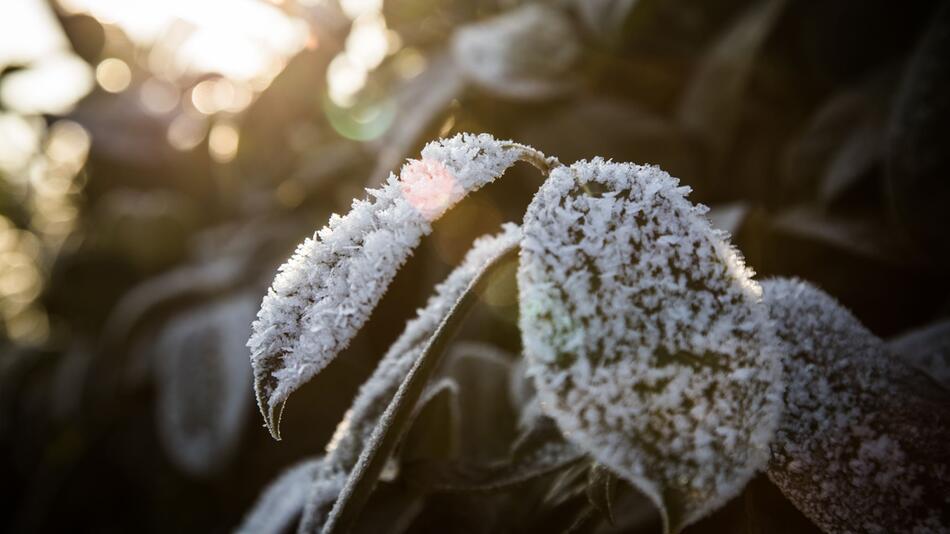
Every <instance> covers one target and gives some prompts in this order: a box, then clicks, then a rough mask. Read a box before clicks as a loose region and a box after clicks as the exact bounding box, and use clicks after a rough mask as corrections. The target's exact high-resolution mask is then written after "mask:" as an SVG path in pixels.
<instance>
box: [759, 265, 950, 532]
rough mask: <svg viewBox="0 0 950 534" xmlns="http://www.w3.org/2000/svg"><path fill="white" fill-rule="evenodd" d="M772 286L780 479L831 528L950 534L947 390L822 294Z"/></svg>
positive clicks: (790, 284)
mask: <svg viewBox="0 0 950 534" xmlns="http://www.w3.org/2000/svg"><path fill="white" fill-rule="evenodd" d="M762 286H763V288H764V292H765V296H764V300H765V303H766V305H767V307H768V309H769V312H770V314H771V316H772V318H773V319H774V321H775V323H776V331H777V333H778V336H779V337H780V338H781V340H782V341H783V342H784V344H785V351H786V353H787V356H786V359H785V378H786V382H787V388H786V391H785V415H784V417H783V419H782V422H781V424H780V426H779V429H778V430H777V432H776V437H775V441H774V443H773V445H772V458H771V461H770V463H769V468H768V474H769V477H770V478H771V479H772V481H773V482H775V484H776V485H777V486H778V487H779V488H781V490H782V492H783V493H784V494H785V495H786V496H787V497H788V498H789V499H790V500H791V501H792V502H794V503H795V505H796V506H797V507H798V508H799V509H800V510H801V511H802V512H803V513H804V514H805V515H807V516H808V517H809V518H810V519H811V520H812V521H814V522H815V523H816V524H817V525H818V526H820V527H821V528H822V529H823V530H825V531H827V532H880V533H885V532H886V533H890V532H914V533H927V532H934V533H936V532H947V530H948V529H950V523H948V517H947V515H946V510H948V509H950V449H948V447H947V443H950V412H948V409H947V407H948V399H947V397H946V392H945V391H942V390H940V389H939V388H938V387H937V386H935V385H934V384H933V383H932V382H929V380H926V379H925V378H926V377H921V375H919V373H918V372H917V371H916V370H914V369H911V368H910V367H908V366H906V365H905V364H904V363H903V362H902V361H900V360H899V359H897V358H895V357H894V356H893V355H892V354H890V353H889V352H888V350H887V348H886V346H885V345H884V343H883V342H882V341H881V340H880V339H878V338H877V337H875V336H874V335H873V334H871V333H870V332H869V331H868V330H867V329H865V328H864V326H862V325H861V323H860V322H858V320H857V319H855V318H854V316H852V315H851V313H850V312H848V311H847V310H846V309H845V308H844V307H842V306H841V305H840V304H838V303H837V302H836V301H835V300H834V299H833V298H832V297H830V296H829V295H827V294H826V293H824V292H822V291H821V290H819V289H817V288H815V287H814V286H812V285H809V284H807V283H805V282H801V281H798V280H787V279H776V280H768V281H766V282H763V284H762ZM922 378H924V379H923V380H922Z"/></svg>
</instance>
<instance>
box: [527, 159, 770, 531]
mask: <svg viewBox="0 0 950 534" xmlns="http://www.w3.org/2000/svg"><path fill="white" fill-rule="evenodd" d="M677 185H678V183H677V181H676V180H675V179H673V178H671V177H670V176H669V175H668V174H667V173H665V172H663V171H661V170H660V169H658V168H656V167H649V166H637V165H630V164H617V163H610V162H605V161H603V160H600V159H595V160H593V161H591V162H580V163H576V164H574V165H573V166H571V167H569V168H568V167H559V168H557V169H555V170H553V171H552V172H551V175H550V178H549V179H548V181H547V182H546V183H545V184H544V185H543V186H542V187H541V190H540V191H539V192H538V193H537V195H536V196H535V198H534V200H533V201H532V202H531V205H530V206H529V207H528V211H527V213H526V215H525V221H524V229H523V231H524V240H523V242H522V251H521V265H520V268H519V271H518V286H519V291H520V295H519V300H520V307H521V330H522V335H523V341H524V348H525V355H526V357H527V358H528V361H529V372H530V373H532V374H533V375H534V377H535V383H536V386H537V389H538V395H539V398H540V400H541V402H542V406H543V407H544V409H545V410H546V411H547V412H548V413H550V414H551V415H553V416H554V418H555V419H556V420H557V422H558V424H559V426H560V427H561V429H562V431H563V432H564V433H565V435H566V436H568V437H569V439H572V440H573V441H575V442H577V443H579V444H580V445H581V446H582V447H583V448H585V449H586V450H587V451H588V452H589V453H590V454H591V455H592V456H593V457H594V458H595V459H596V460H597V461H599V462H601V463H603V464H604V465H606V466H608V467H609V468H611V469H612V470H614V471H615V472H616V473H617V474H618V475H620V476H622V477H624V478H626V479H627V480H628V481H630V482H631V483H633V484H635V485H636V486H637V487H638V488H639V489H640V490H642V491H643V492H644V493H645V494H647V495H648V496H649V497H650V498H651V499H652V500H653V501H654V502H655V503H656V504H657V505H658V506H659V507H660V508H661V510H663V511H664V512H665V516H666V517H665V520H666V523H667V526H668V528H670V529H671V530H678V529H679V528H681V527H682V526H683V525H686V524H689V523H691V522H693V521H695V520H696V519H698V518H700V517H701V516H703V515H704V514H706V513H707V512H709V511H710V510H712V509H714V508H716V507H718V506H719V505H721V504H723V503H724V502H725V501H726V500H728V499H729V498H731V497H732V496H734V495H736V494H737V493H738V492H739V490H741V489H742V487H743V486H744V485H745V483H746V482H747V481H748V480H749V478H751V476H752V475H753V473H754V472H755V471H756V470H757V469H759V468H760V467H762V466H763V465H764V463H765V461H766V459H767V457H768V443H769V440H770V439H771V437H772V431H773V428H774V427H775V425H776V423H777V420H778V416H779V412H780V409H779V405H780V401H781V378H780V370H781V369H780V362H779V358H778V354H777V352H776V348H775V343H774V340H773V337H772V335H771V330H770V328H769V323H768V321H767V315H766V313H765V310H764V309H763V308H762V307H761V303H760V302H759V288H758V286H757V285H756V284H755V282H753V281H752V280H751V278H750V276H751V273H750V272H749V271H748V270H747V269H746V268H745V267H744V266H743V263H742V260H741V259H740V258H739V257H738V256H737V253H736V251H735V250H733V249H732V248H731V247H730V246H729V244H728V243H727V241H726V240H725V236H724V235H723V234H722V233H720V232H718V231H716V230H713V229H712V228H711V227H710V225H709V222H708V221H707V220H706V219H705V217H704V213H705V208H703V207H701V206H693V205H691V204H690V203H689V202H688V201H687V200H686V198H685V195H686V193H687V192H688V191H689V189H688V188H686V187H677Z"/></svg>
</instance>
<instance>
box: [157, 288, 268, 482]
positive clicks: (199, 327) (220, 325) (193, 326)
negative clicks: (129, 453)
mask: <svg viewBox="0 0 950 534" xmlns="http://www.w3.org/2000/svg"><path fill="white" fill-rule="evenodd" d="M254 300H255V299H254V298H253V297H252V296H250V295H248V294H239V295H237V296H232V297H229V298H227V299H222V300H220V301H218V302H213V303H211V304H206V305H203V306H200V307H198V308H195V309H193V310H190V311H188V312H187V313H184V314H181V315H180V316H178V317H177V318H175V319H174V320H172V321H171V322H169V323H168V325H167V326H166V327H165V328H164V330H163V331H162V333H161V334H160V336H159V338H158V340H157V342H156V346H155V353H156V358H155V368H156V373H157V376H156V387H157V389H158V401H157V403H156V410H157V420H158V429H159V435H160V437H161V439H162V444H163V445H164V447H165V450H166V451H167V453H168V455H169V457H170V458H171V459H172V460H173V462H174V463H175V464H176V465H177V466H178V467H179V468H181V469H182V470H184V471H185V472H187V473H190V474H193V475H198V476H201V475H207V474H210V473H213V472H215V471H217V470H219V469H220V468H222V467H223V466H224V465H226V464H227V462H228V461H230V460H231V459H232V457H233V455H234V453H235V452H236V449H237V445H238V443H239V442H240V438H241V431H242V430H243V429H244V422H245V420H246V419H247V412H248V409H249V408H250V402H249V401H250V397H249V394H250V390H251V370H250V368H249V367H248V365H247V348H246V347H245V346H244V344H243V343H242V340H243V339H244V338H245V337H247V333H248V325H249V324H250V321H251V319H252V318H253V317H254V310H255V303H254Z"/></svg>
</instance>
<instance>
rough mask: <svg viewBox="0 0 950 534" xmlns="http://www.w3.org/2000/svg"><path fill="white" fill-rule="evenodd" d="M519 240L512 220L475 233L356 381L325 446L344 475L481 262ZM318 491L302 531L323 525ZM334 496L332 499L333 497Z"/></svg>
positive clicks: (310, 502)
mask: <svg viewBox="0 0 950 534" xmlns="http://www.w3.org/2000/svg"><path fill="white" fill-rule="evenodd" d="M520 240H521V229H520V228H519V227H518V226H517V225H514V224H505V225H504V226H503V227H502V231H501V233H499V234H497V235H494V236H484V237H481V238H479V239H477V240H476V241H475V243H474V245H473V246H472V249H471V250H469V252H468V253H467V254H466V256H465V259H464V261H463V262H462V264H461V265H459V266H458V267H457V268H455V270H453V271H452V273H451V274H449V276H448V278H446V279H445V280H444V281H443V282H442V283H441V284H439V285H437V286H436V288H435V294H434V295H432V296H431V297H429V300H428V302H426V306H425V307H424V308H422V309H420V310H419V311H418V313H417V315H416V318H415V319H412V320H411V321H409V322H408V323H407V324H406V328H405V330H403V333H402V335H400V336H399V338H398V339H397V340H396V341H395V343H393V344H392V346H391V347H390V348H389V350H388V351H387V352H386V354H385V355H384V356H383V358H382V360H380V362H379V365H378V366H377V367H376V370H375V371H374V372H373V374H372V375H371V376H370V378H369V379H368V380H367V381H366V382H365V383H364V384H363V385H362V386H361V387H360V391H359V393H358V394H357V396H356V399H355V400H354V401H353V406H352V407H350V409H349V410H348V411H347V413H346V416H345V417H344V418H343V421H342V422H341V423H340V425H339V426H338V427H337V430H336V432H335V434H334V436H333V438H332V439H331V440H330V444H329V445H328V446H327V455H326V458H327V464H328V465H332V466H334V469H335V470H336V471H338V472H342V473H343V474H344V480H345V478H346V476H347V475H348V473H349V472H350V471H351V470H352V469H353V467H354V466H355V465H356V462H357V460H358V459H359V456H360V453H361V452H362V451H363V449H364V447H365V446H366V444H367V443H368V442H369V440H370V437H371V436H372V434H373V431H374V429H375V428H376V426H377V423H378V422H379V418H380V417H381V416H382V414H383V412H384V411H386V407H387V406H388V405H389V402H390V401H391V400H392V398H393V396H394V395H395V394H396V391H397V390H398V389H399V385H400V384H401V383H402V381H403V379H404V378H405V377H406V375H407V374H408V373H409V370H410V369H411V368H412V366H413V364H414V363H415V362H416V360H418V359H419V357H420V356H421V355H422V351H423V350H424V349H425V347H426V344H427V343H428V341H429V339H430V338H431V337H432V335H433V334H434V333H435V331H436V329H437V328H438V326H439V324H440V323H441V322H442V320H443V319H444V318H445V316H446V315H447V314H448V312H449V311H450V310H451V309H452V306H453V305H454V304H455V303H456V301H458V299H459V298H461V296H462V294H463V293H464V292H465V290H466V288H468V286H469V284H470V283H471V282H472V280H474V279H475V277H476V276H477V275H478V273H480V272H481V271H482V269H483V268H484V267H485V265H487V264H488V263H489V262H491V261H492V260H494V259H495V258H497V257H498V256H500V255H501V254H503V253H504V252H506V251H508V250H511V249H512V248H513V247H516V246H518V242H519V241H520ZM314 489H315V492H317V493H320V495H323V494H324V493H325V490H324V489H323V488H321V487H317V488H314ZM338 493H339V491H338ZM317 497H318V496H316V495H315V496H314V497H313V498H311V499H310V500H308V503H307V507H308V510H307V512H306V513H305V521H306V522H307V523H308V524H306V525H303V524H302V525H301V527H302V528H301V530H302V531H309V532H313V531H316V530H319V528H317V526H319V525H322V524H323V522H324V521H325V520H326V518H327V514H328V513H329V511H330V510H329V508H321V506H322V505H323V504H324V503H325V502H326V501H325V500H323V499H322V498H317ZM333 500H334V501H335V500H336V497H334V498H333ZM331 504H332V501H331Z"/></svg>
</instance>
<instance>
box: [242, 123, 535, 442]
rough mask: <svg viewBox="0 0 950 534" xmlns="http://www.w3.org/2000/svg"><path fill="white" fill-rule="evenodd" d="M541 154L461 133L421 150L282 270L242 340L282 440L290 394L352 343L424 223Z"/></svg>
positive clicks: (426, 227)
mask: <svg viewBox="0 0 950 534" xmlns="http://www.w3.org/2000/svg"><path fill="white" fill-rule="evenodd" d="M522 158H532V159H540V160H542V161H543V160H544V156H543V155H542V154H540V153H539V152H537V151H535V150H533V149H530V148H528V147H524V146H522V145H517V144H515V143H511V142H501V141H498V140H496V139H494V138H492V137H491V136H489V135H486V134H482V135H477V136H476V135H471V134H459V135H457V136H455V137H453V138H451V139H443V140H440V141H435V142H432V143H429V144H428V145H426V147H425V148H424V149H423V151H422V159H421V160H418V161H410V162H408V163H407V164H406V165H405V166H403V168H402V171H401V172H400V177H399V178H398V179H397V178H396V177H395V176H393V175H390V177H389V180H388V181H387V182H386V183H385V184H384V185H383V186H382V188H380V189H374V190H368V193H369V195H370V197H371V198H370V199H368V200H354V201H353V205H352V208H351V210H350V212H349V213H348V214H347V215H346V216H344V217H340V216H338V215H333V216H331V217H330V222H329V224H328V225H327V226H325V227H324V228H323V229H321V230H320V231H319V232H317V235H316V236H314V237H313V238H310V239H307V240H305V241H304V242H303V243H302V244H300V245H299V246H298V247H297V250H296V252H295V253H294V255H293V256H292V257H291V258H290V260H288V261H287V263H285V264H284V265H282V266H281V267H280V269H279V271H278V274H277V277H276V278H275V279H274V283H273V285H272V286H271V288H270V290H269V291H268V293H267V295H266V296H265V297H264V301H263V304H262V305H261V309H260V312H259V313H258V315H257V321H255V322H254V325H253V333H252V335H251V337H250V340H249V341H248V343H247V344H248V347H250V348H251V363H252V365H253V367H254V382H255V389H256V391H257V400H258V404H259V405H260V408H261V413H262V414H263V415H264V418H265V420H266V422H267V425H268V428H269V429H270V430H271V433H272V434H273V435H274V437H275V438H278V439H279V432H278V425H279V420H280V411H281V410H282V407H283V404H284V402H285V401H286V400H287V398H288V396H289V395H290V393H291V392H293V391H294V390H296V389H297V388H298V387H300V386H301V385H302V384H303V383H305V382H306V381H308V380H309V379H310V378H311V377H313V376H314V375H315V374H317V373H318V372H320V371H321V370H322V369H323V368H324V367H326V365H327V364H328V363H330V361H332V360H333V358H334V357H335V356H336V355H337V354H338V353H339V352H340V351H341V350H343V349H344V348H346V346H347V345H348V344H349V342H350V340H351V339H352V338H353V336H354V335H355V334H356V332H357V331H358V330H359V328H360V327H361V326H362V325H363V323H365V322H366V320H367V318H368V317H369V315H370V313H371V312H372V310H373V308H374V307H375V306H376V304H377V303H378V302H379V299H380V298H381V297H382V295H383V293H385V291H386V288H387V287H388V286H389V284H390V282H391V281H392V279H393V277H394V276H395V274H396V271H397V270H398V269H399V267H400V266H402V264H403V263H405V261H406V259H407V258H408V257H409V255H410V254H411V253H412V250H413V249H414V248H415V247H416V245H418V244H419V240H420V239H421V238H422V236H424V235H426V234H428V233H429V232H430V231H431V226H430V223H431V222H432V221H434V220H435V219H438V218H439V217H440V216H441V215H442V214H443V213H444V212H445V211H446V210H447V209H449V208H450V207H452V206H453V205H454V204H455V203H457V202H458V201H459V200H461V199H462V198H463V197H464V196H465V195H466V194H468V193H469V192H471V191H474V190H476V189H478V188H480V187H482V186H483V185H485V184H487V183H489V182H491V181H493V180H494V179H496V178H498V177H499V176H500V175H501V174H502V173H503V172H504V171H505V169H507V168H508V167H510V166H511V165H512V164H514V163H515V162H516V161H518V160H519V159H522Z"/></svg>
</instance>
